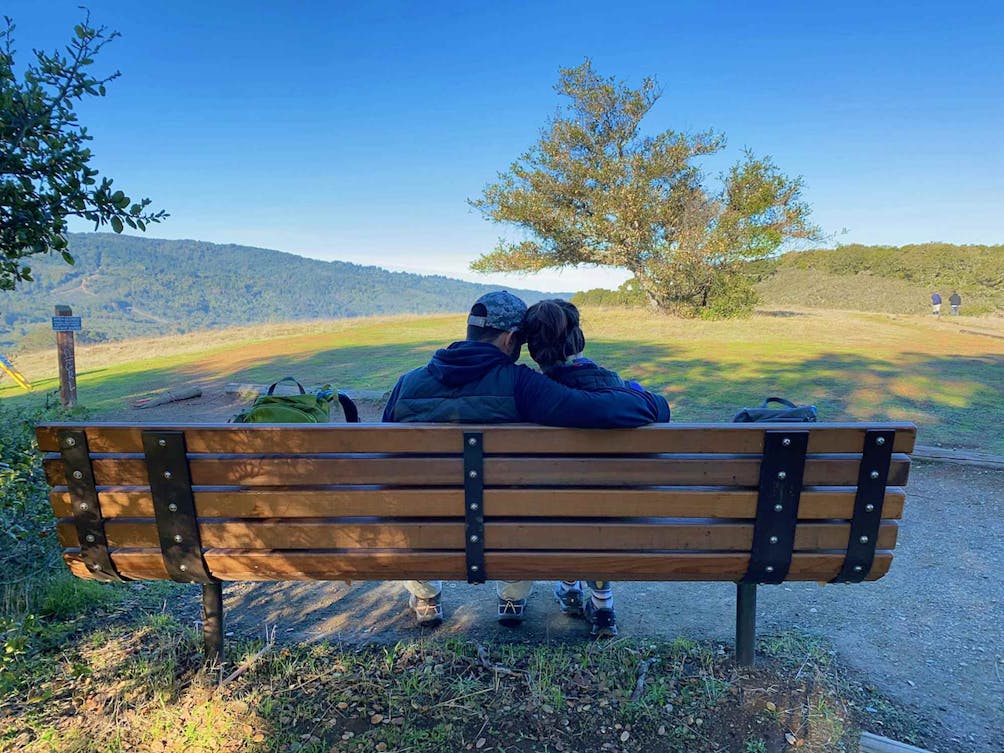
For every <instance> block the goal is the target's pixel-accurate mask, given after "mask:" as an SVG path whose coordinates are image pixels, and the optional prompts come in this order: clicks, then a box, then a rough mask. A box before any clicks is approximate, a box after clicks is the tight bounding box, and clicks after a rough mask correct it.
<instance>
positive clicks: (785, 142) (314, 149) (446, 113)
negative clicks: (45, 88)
mask: <svg viewBox="0 0 1004 753" xmlns="http://www.w3.org/2000/svg"><path fill="white" fill-rule="evenodd" d="M80 4H81V0H3V4H2V8H0V13H3V14H6V15H9V16H11V17H12V18H13V19H14V21H15V23H16V24H17V25H18V30H17V32H16V39H17V48H18V51H19V55H18V58H17V60H18V61H20V62H23V61H24V60H25V59H26V55H27V54H28V53H29V52H30V50H31V48H33V47H41V48H45V49H51V48H53V47H54V46H56V45H58V44H62V43H65V42H66V40H67V39H68V38H69V35H70V34H71V33H72V28H73V25H74V24H75V23H76V22H78V21H79V20H80V18H81V17H82V13H83V11H81V10H79V9H78V6H79V5H80ZM90 8H91V14H92V23H94V24H95V25H105V26H108V27H110V28H112V29H117V30H118V31H120V32H121V33H122V37H121V38H120V39H118V40H116V41H115V42H114V43H112V44H111V45H110V46H109V47H107V48H106V49H105V51H104V52H103V54H102V56H101V57H100V58H99V59H98V62H97V66H96V71H97V72H106V71H111V70H114V69H119V70H121V71H122V74H123V75H122V78H121V79H119V80H118V81H116V82H114V83H113V84H112V85H111V86H110V87H109V91H108V96H107V97H106V98H105V99H103V100H93V101H90V102H88V103H86V104H85V105H83V106H82V107H81V108H80V114H81V120H82V122H83V123H84V124H85V125H87V126H88V128H89V130H90V132H91V133H92V134H93V135H94V137H95V140H94V143H93V149H94V152H95V159H94V162H93V164H94V165H95V166H96V167H97V168H98V169H99V170H101V171H102V173H103V174H106V175H109V176H111V177H113V178H115V180H116V183H117V184H118V185H119V187H121V188H122V189H123V190H125V191H126V193H129V194H130V195H132V196H133V197H134V198H136V197H137V196H149V197H151V198H152V199H154V204H155V206H156V207H157V208H163V209H166V210H167V211H169V212H170V213H171V215H172V216H171V218H170V220H168V221H167V222H166V223H164V224H162V225H160V226H153V227H152V228H151V230H150V231H149V232H148V235H151V236H154V237H165V238H195V239H199V240H207V241H213V242H218V243H239V244H245V245H254V246H262V247H266V248H276V249H280V250H283V251H290V252H293V253H297V254H301V255H304V256H311V257H316V258H321V259H344V260H348V261H355V262H359V263H365V264H378V265H380V266H386V267H391V268H394V269H409V270H416V271H423V272H436V273H441V274H449V275H451V276H459V277H465V278H467V279H476V280H482V281H496V282H506V283H508V284H513V285H520V286H524V287H535V288H540V289H549V290H575V289H581V288H583V287H595V286H600V285H602V286H606V287H613V286H615V285H616V284H617V283H619V282H620V281H621V280H622V279H624V277H625V275H618V274H617V273H612V272H610V271H604V270H592V271H585V272H581V271H573V272H565V273H563V274H562V275H560V276H558V275H556V274H554V273H550V274H541V275H537V276H531V277H498V276H495V277H485V276H482V275H477V274H474V273H472V272H470V271H469V270H468V269H467V265H468V264H469V262H470V261H471V260H472V259H474V258H475V257H477V256H478V255H479V254H480V253H482V252H484V251H487V250H490V249H491V248H492V247H493V246H494V244H495V241H496V239H497V238H498V236H499V234H500V232H501V230H500V228H499V227H497V226H493V225H491V224H489V223H487V222H485V221H484V220H483V219H482V218H481V217H480V215H478V214H477V213H475V212H473V211H472V210H471V209H470V208H469V207H468V206H467V203H466V200H467V199H468V198H474V197H477V196H478V195H479V194H480V191H481V189H482V188H483V186H484V185H485V184H486V183H487V182H488V181H490V180H492V179H493V178H494V177H495V175H496V173H497V172H499V171H501V170H505V169H506V168H507V167H508V165H509V164H510V163H511V162H512V161H513V160H514V159H516V158H517V157H518V156H519V154H520V153H521V152H522V151H523V150H525V149H526V148H527V147H529V146H530V145H531V144H532V143H533V142H534V141H535V140H536V138H537V135H538V132H539V130H540V128H541V127H542V126H543V125H544V123H545V122H546V120H547V118H548V117H549V116H550V115H552V114H553V113H554V112H555V109H556V108H557V106H558V104H559V99H558V97H557V95H556V94H555V92H554V90H553V85H554V83H555V81H556V80H557V72H558V69H559V68H560V67H566V66H572V65H577V64H579V63H580V62H582V60H583V59H584V58H586V57H589V58H591V59H592V60H593V64H594V67H595V68H596V70H597V71H598V72H599V73H601V74H603V75H611V76H616V77H618V78H621V79H623V80H625V81H627V82H628V83H630V84H638V83H639V82H640V81H641V79H642V78H643V77H644V76H646V75H652V76H655V77H656V78H657V79H658V81H659V82H660V84H661V85H662V87H663V89H664V94H663V98H662V99H661V100H660V102H659V103H658V104H657V105H656V107H655V109H654V110H653V112H652V113H651V114H650V116H649V118H648V119H647V121H646V122H645V124H644V128H645V130H646V131H648V132H650V133H655V132H657V131H660V130H663V129H666V128H673V129H675V130H682V131H687V130H704V129H707V128H714V129H716V130H719V131H723V132H724V133H725V134H726V135H727V137H728V140H729V148H728V151H727V153H726V155H725V157H724V159H716V160H715V161H714V162H711V163H707V164H706V166H705V167H706V169H707V171H708V173H709V174H710V175H712V176H714V175H717V174H719V173H720V172H721V171H722V170H723V169H724V168H725V167H726V166H727V165H728V164H729V163H730V162H732V161H734V160H736V159H737V158H738V157H739V156H740V153H741V150H742V149H743V148H744V147H749V148H751V149H752V150H753V151H754V152H756V153H759V154H769V155H771V156H772V157H773V158H774V160H775V161H776V162H777V164H778V165H779V166H780V167H781V168H782V169H783V170H784V171H785V172H787V173H789V174H795V175H801V176H803V177H804V179H805V184H806V189H805V197H806V199H807V200H808V201H809V202H810V203H811V204H812V206H813V207H814V219H815V221H816V223H817V224H819V225H821V226H822V227H823V229H824V230H825V231H826V232H827V233H830V234H832V235H833V237H834V239H835V241H836V240H839V241H841V242H846V243H851V242H860V243H883V244H885V243H887V244H904V243H913V242H923V241H932V240H940V241H948V242H955V243H1002V242H1004V3H1001V2H968V1H961V2H952V3H948V2H928V1H926V0H915V1H914V2H880V3H876V2H840V3H817V2H804V1H800V2H776V3H770V2H768V3H748V2H737V3H713V2H666V1H665V0H662V1H659V2H630V1H623V2H618V3H612V2H602V3H601V2H588V1H586V0H579V1H577V2H497V3H476V2H466V1H464V2H454V3H437V2H394V3H390V2H352V3H348V2H292V1H290V2H281V0H272V1H271V2H259V1H257V0H240V1H237V0H227V1H220V0H212V1H208V2H207V1H206V0H201V1H200V2H193V1H191V0H172V1H171V2H167V1H166V0H147V1H146V2H136V0H129V1H128V2H119V1H118V0H92V2H91V4H90ZM74 229H78V230H80V229H88V226H86V225H77V226H75V228H74ZM844 229H846V230H847V231H848V232H846V233H844V234H840V233H841V231H842V230H844Z"/></svg>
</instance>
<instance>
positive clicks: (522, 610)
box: [498, 596, 526, 627]
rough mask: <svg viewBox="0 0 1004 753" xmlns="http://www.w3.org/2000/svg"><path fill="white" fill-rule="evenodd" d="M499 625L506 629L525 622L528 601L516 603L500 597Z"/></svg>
mask: <svg viewBox="0 0 1004 753" xmlns="http://www.w3.org/2000/svg"><path fill="white" fill-rule="evenodd" d="M498 611H499V616H498V620H499V623H500V624H502V625H505V626H506V627H516V626H517V625H519V624H520V623H522V622H523V617H524V616H525V614H526V599H516V600H515V601H512V600H509V599H503V598H502V597H501V596H499V597H498Z"/></svg>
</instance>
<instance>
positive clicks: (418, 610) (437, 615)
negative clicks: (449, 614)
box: [408, 594, 443, 627]
mask: <svg viewBox="0 0 1004 753" xmlns="http://www.w3.org/2000/svg"><path fill="white" fill-rule="evenodd" d="M408 606H409V607H411V608H412V609H414V610H415V620H416V621H417V622H418V624H419V626H420V627H435V626H436V625H438V624H439V623H440V622H442V621H443V605H442V604H441V603H440V596H433V597H432V598H429V599H423V598H421V597H418V596H415V594H412V595H411V598H410V599H408Z"/></svg>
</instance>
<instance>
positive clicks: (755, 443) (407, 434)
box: [37, 422, 916, 455]
mask: <svg viewBox="0 0 1004 753" xmlns="http://www.w3.org/2000/svg"><path fill="white" fill-rule="evenodd" d="M85 426H86V428H87V441H88V445H89V447H90V448H91V451H92V452H97V453H107V452H137V453H138V452H142V451H143V442H142V437H141V432H142V431H144V430H148V429H156V430H170V431H177V430H183V431H185V441H186V443H187V446H188V450H189V452H192V453H245V452H246V453H268V452H275V451H277V450H278V451H280V452H285V453H313V452H320V453H340V452H355V453H459V452H460V451H461V450H462V448H463V433H464V432H465V431H481V432H483V433H484V435H485V452H487V453H490V454H533V453H554V452H562V453H574V454H599V453H609V454H627V455H633V454H646V453H674V452H706V453H755V452H760V451H761V450H762V448H763V433H764V432H765V431H775V430H779V429H784V428H789V429H791V430H796V431H805V430H808V431H809V432H810V434H809V450H808V451H809V452H810V453H820V452H838V453H846V452H860V451H861V447H862V445H863V443H864V435H865V431H866V430H867V429H895V430H896V440H895V443H894V446H893V450H894V451H895V452H905V453H909V452H911V451H912V450H913V446H914V440H915V436H916V427H915V426H914V425H913V424H911V423H905V422H899V423H890V422H883V423H875V424H862V423H825V424H823V423H821V424H812V425H808V424H788V425H782V424H775V425H765V424H652V425H650V426H643V427H639V428H637V429H606V430H603V431H596V430H589V429H560V428H555V427H548V426H535V425H529V424H525V425H524V424H517V425H512V424H510V425H467V426H459V425H448V424H446V425H444V424H352V425H345V424H330V425H318V426H305V425H301V424H295V425H289V424H284V425H279V424H275V425H265V424H256V425H253V426H249V425H246V424H243V425H240V424H203V425H198V424H177V425H165V424H149V425H136V424H125V423H91V424H86V425H85V424H71V423H59V424H43V425H41V426H39V428H38V430H37V436H38V441H39V448H40V449H42V450H43V451H45V452H58V451H59V447H58V441H57V432H58V431H59V429H60V428H83V427H85Z"/></svg>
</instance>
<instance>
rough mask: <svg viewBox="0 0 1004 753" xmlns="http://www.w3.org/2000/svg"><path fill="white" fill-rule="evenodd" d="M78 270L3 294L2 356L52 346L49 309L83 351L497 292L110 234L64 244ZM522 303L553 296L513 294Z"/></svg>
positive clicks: (415, 308)
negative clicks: (67, 313)
mask: <svg viewBox="0 0 1004 753" xmlns="http://www.w3.org/2000/svg"><path fill="white" fill-rule="evenodd" d="M70 252H71V253H72V254H73V255H74V256H75V257H76V260H77V263H76V264H75V265H74V266H70V265H68V264H66V263H65V262H64V261H62V259H60V258H59V257H58V256H56V257H36V258H35V259H32V260H31V268H32V274H33V276H34V278H35V281H34V282H32V283H26V284H25V285H24V286H23V287H22V288H21V289H19V290H17V291H14V292H12V293H0V347H5V348H11V347H18V348H19V349H23V350H30V349H33V348H34V347H36V346H46V347H47V346H50V345H51V343H52V332H51V329H50V326H49V319H50V317H51V316H52V313H53V306H54V305H55V304H69V305H70V306H71V307H72V308H73V313H74V315H79V316H81V317H83V320H84V327H85V328H84V331H82V332H81V333H80V334H79V339H80V341H82V342H101V341H105V340H118V339H122V338H126V337H134V336H149V335H156V334H172V333H184V332H191V331H194V330H201V329H212V328H217V327H227V326H233V325H240V324H255V323H263V322H279V321H293V320H303V319H327V318H344V317H359V316H372V315H377V314H404V313H415V314H426V313H436V312H447V311H461V310H463V309H464V308H465V307H466V306H467V305H469V302H471V301H473V300H474V299H476V298H477V297H478V296H480V295H482V294H484V293H486V292H488V291H489V290H497V289H498V286H493V285H479V284H475V283H469V282H464V281H461V280H455V279H451V278H448V277H443V276H426V275H417V274H408V273H405V272H388V271H387V270H385V269H381V268H379V267H369V266H361V265H358V264H350V263H348V262H342V261H330V262H326V261H318V260H316V259H306V258H304V257H302V256H296V255H294V254H289V253H284V252H281V251H272V250H268V249H263V248H251V247H248V246H235V245H217V244H214V243H205V242H202V241H189V240H181V241H174V240H159V239H156V238H137V237H132V236H121V235H113V234H108V233H81V234H73V235H71V236H70ZM511 290H512V292H514V293H516V294H517V295H520V296H521V297H523V298H524V300H526V301H527V302H528V303H532V302H534V301H537V300H540V299H541V298H547V297H552V296H555V295H560V294H554V293H542V292H540V291H532V290H517V289H511Z"/></svg>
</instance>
